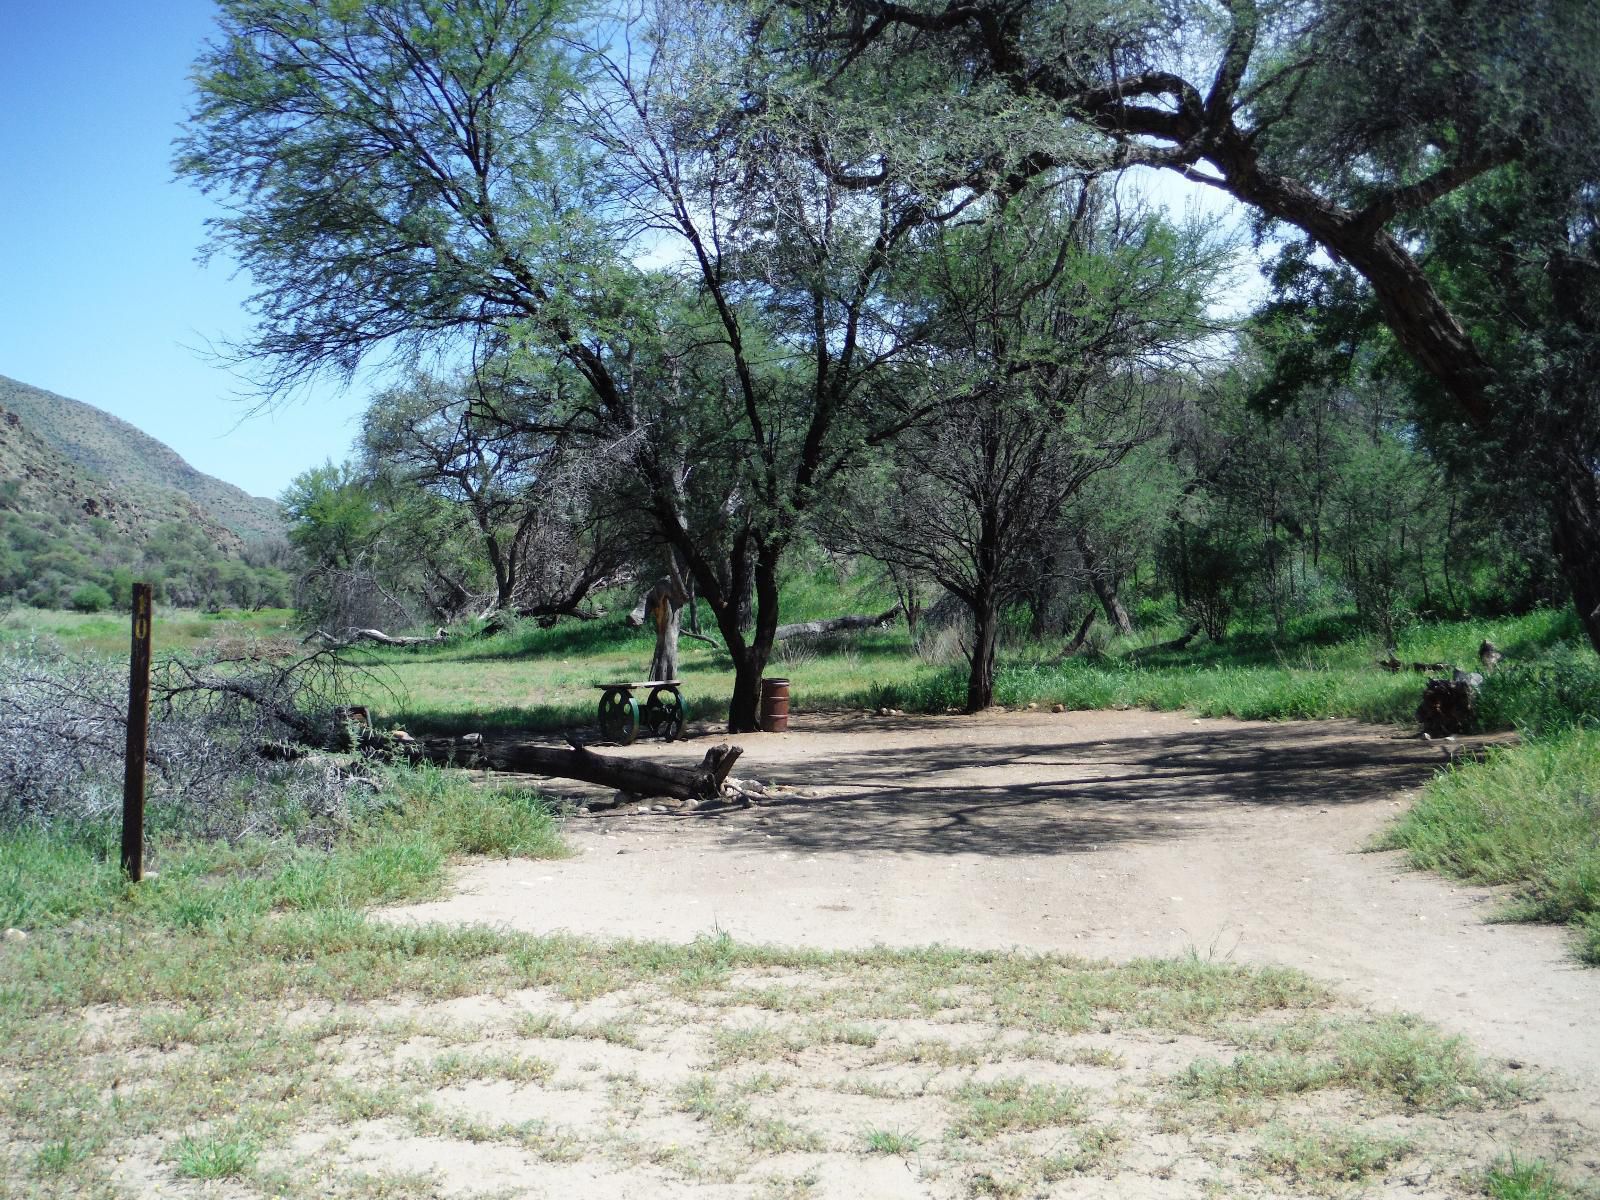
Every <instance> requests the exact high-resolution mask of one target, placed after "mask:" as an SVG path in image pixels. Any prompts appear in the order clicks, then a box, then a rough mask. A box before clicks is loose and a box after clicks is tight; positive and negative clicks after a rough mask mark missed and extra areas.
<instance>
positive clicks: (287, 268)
mask: <svg viewBox="0 0 1600 1200" xmlns="http://www.w3.org/2000/svg"><path fill="white" fill-rule="evenodd" d="M580 12H581V10H579V9H578V8H577V7H576V6H571V7H569V6H565V5H563V4H561V3H559V2H556V0H551V2H549V3H539V2H533V0H463V2H462V3H459V4H454V5H449V6H439V5H433V4H427V3H423V2H422V0H368V2H366V3H348V4H337V5H334V4H326V5H325V4H302V3H294V2H291V0H224V2H223V4H222V6H221V27H222V37H221V39H220V40H219V41H218V43H217V44H216V45H215V46H214V48H212V49H211V50H210V51H208V52H207V53H206V54H205V55H204V56H203V57H202V59H201V61H200V63H199V65H198V69H197V72H196V79H197V87H198V98H197V101H196V104H195V108H194V111H193V115H192V119H191V121H190V124H189V126H188V130H187V133H186V135H185V138H184V139H183V143H182V146H181V151H180V156H179V164H178V165H179V170H180V171H181V172H182V173H183V174H185V175H187V176H189V177H190V178H192V179H194V180H196V181H197V182H198V183H199V184H200V185H201V186H202V187H203V188H206V189H208V190H215V191H218V192H220V193H222V194H223V195H224V196H225V197H226V198H227V199H228V200H229V201H230V203H231V205H232V207H231V209H230V212H229V215H227V216H224V217H222V218H220V219H219V220H218V221H216V222H215V223H214V224H213V235H214V244H215V245H217V246H218V247H220V248H223V249H226V250H228V251H229V252H230V253H232V254H233V255H235V256H236V257H237V259H238V261H239V262H240V263H241V264H242V265H243V266H244V267H245V269H246V270H248V271H249V272H250V273H251V275H252V277H253V278H254V280H255V281H256V284H257V286H258V291H257V293H256V295H255V298H254V301H253V305H254V311H255V315H256V318H257V325H256V331H255V334H254V336H253V338H252V340H251V342H250V343H249V345H248V346H247V347H245V348H243V350H242V353H243V354H244V356H245V357H247V358H251V359H255V360H258V361H260V362H263V363H264V364H266V365H267V369H268V372H269V377H268V380H267V384H268V386H269V387H274V388H283V387H288V386H292V384H293V383H294V382H295V381H297V380H299V379H302V378H304V377H305V376H306V375H308V374H312V373H316V372H319V371H329V370H331V371H334V372H343V373H349V372H351V371H353V370H354V369H355V368H356V367H357V366H358V365H359V364H360V363H361V362H362V361H364V360H366V359H368V358H370V357H372V356H373V355H376V354H382V353H384V352H401V353H406V352H420V351H422V350H424V349H436V350H439V351H441V352H444V353H447V354H456V355H459V356H461V357H463V358H465V357H468V356H473V355H475V356H477V360H478V361H485V360H486V359H487V358H489V357H493V356H504V357H505V359H506V360H507V361H509V362H510V363H511V364H512V366H513V368H514V370H515V372H516V374H517V376H518V378H519V379H520V380H521V381H522V382H523V383H524V384H525V385H526V386H528V387H530V388H531V389H533V390H534V391H538V392H542V393H543V394H544V395H545V396H547V397H548V398H549V400H550V402H551V404H552V405H554V406H555V407H554V408H553V410H552V411H551V412H549V413H548V414H547V415H546V417H545V418H544V419H543V421H542V422H541V423H542V424H544V425H546V426H550V427H559V428H561V429H562V430H564V431H565V436H567V437H574V438H582V439H583V440H584V441H585V442H586V444H587V445H588V446H589V447H590V448H591V449H592V450H593V451H595V452H596V453H605V454H607V455H609V456H610V466H609V470H610V473H611V475H612V478H611V479H610V480H608V481H607V482H608V486H610V487H612V488H614V489H617V490H618V491H621V490H622V489H624V488H626V489H627V490H629V491H631V492H633V493H634V494H635V497H636V499H635V506H636V509H637V511H639V512H641V513H642V514H644V516H645V517H646V518H647V519H648V520H649V522H650V523H651V527H652V532H653V536H654V537H655V538H656V539H658V540H659V541H660V542H662V543H664V544H665V545H666V546H667V547H669V548H670V549H671V550H672V551H673V552H674V553H676V554H677V556H678V559H679V561H681V562H682V563H683V564H684V565H685V568H686V570H687V571H688V572H689V573H690V574H691V575H692V576H693V578H694V582H695V585H696V589H697V591H698V593H699V595H700V597H701V598H702V599H704V600H705V601H706V602H707V603H708V604H709V606H710V608H711V610H712V612H713V614H714V615H715V617H716V620H717V623H718V627H719V630H720V631H721V633H722V635H723V638H724V640H725V641H726V643H727V647H728V651H729V654H730V655H731V657H732V659H733V662H734V667H735V683H734V694H733V697H732V700H731V702H730V710H729V711H730V718H729V721H730V726H731V727H732V728H734V729H749V728H753V727H754V726H755V724H756V721H757V712H756V710H757V702H758V696H759V683H760V677H761V673H762V671H763V669H764V667H765V665H766V661H767V658H768V656H769V655H770V653H771V648H772V642H773V634H774V632H775V630H776V628H777V622H778V611H777V605H778V572H779V567H780V564H781V561H782V559H783V555H784V553H785V551H786V549H787V547H788V546H789V545H790V544H791V541H792V539H793V538H794V536H795V535H796V532H797V531H798V529H799V527H800V524H801V523H802V522H803V521H804V520H806V519H807V518H808V516H809V514H810V513H811V512H812V511H813V510H814V508H815V506H816V504H817V503H818V500H819V498H820V497H821V496H822V495H823V494H825V492H826V490H827V489H828V487H829V486H830V485H831V484H832V483H833V482H834V481H836V480H837V478H838V476H839V474H840V473H841V472H842V471H843V470H844V469H845V467H847V466H848V465H849V464H850V463H851V462H852V461H853V459H854V457H855V456H856V455H857V454H858V453H859V452H860V450H861V448H862V447H863V446H864V445H867V444H870V443H873V442H875V441H882V440H884V439H886V438H888V437H890V436H892V435H893V433H894V432H895V430H896V429H897V428H899V427H900V426H901V425H902V424H903V423H904V422H905V421H906V420H908V419H909V418H908V416H907V414H904V413H899V412H893V411H887V410H886V409H885V407H884V406H883V405H882V403H881V401H882V396H883V392H884V391H885V390H886V389H888V388H890V387H892V386H893V385H894V381H895V378H896V376H895V367H896V366H897V365H899V363H900V362H902V361H903V360H904V359H905V358H906V357H907V356H908V348H907V347H906V346H904V345H902V343H901V341H900V338H899V336H898V333H897V331H896V329H895V328H894V327H893V323H892V321H891V320H889V316H890V314H889V312H888V310H887V309H885V308H884V307H883V305H882V304H881V303H880V302H881V299H882V294H883V289H884V286H885V283H886V279H887V276H888V274H889V271H890V269H891V267H892V265H893V262H894V260H895V258H896V256H897V255H898V253H899V252H900V251H901V250H902V249H903V248H904V246H905V243H906V242H907V240H908V239H909V237H910V235H911V233H912V232H913V231H915V230H917V229H919V228H922V227H925V226H927V225H928V224H930V223H934V222H938V221H941V220H946V219H949V218H950V217H951V216H953V215H954V214H956V213H957V212H959V211H961V210H962V209H963V208H965V207H966V206H965V204H964V203H963V202H962V201H961V200H960V199H957V200H954V201H949V202H945V201H939V200H931V199H930V195H929V192H928V190H927V187H926V182H927V181H926V180H924V179H923V178H922V172H921V171H920V168H917V166H916V164H915V163H914V162H907V163H905V164H899V163H894V164H885V165H883V169H882V170H880V171H879V180H878V183H877V185H876V186H874V187H872V188H870V189H863V188H861V187H858V186H856V184H857V181H856V180H854V179H850V180H845V181H841V176H842V173H843V172H844V171H845V170H846V165H848V164H858V163H861V162H864V161H870V160H871V159H872V157H873V154H874V151H873V150H872V149H871V146H870V135H871V134H872V132H873V131H872V130H870V129H866V128H862V127H859V126H855V125H850V124H845V125H839V124H836V123H833V122H832V121H831V120H829V116H828V114H827V113H825V112H823V111H820V110H818V109H817V108H816V106H814V105H812V104H811V103H810V100H809V97H808V95H807V94H806V93H805V92H804V90H801V91H799V92H797V91H795V90H794V89H793V88H792V87H791V86H790V80H789V78H788V76H787V74H786V73H785V72H784V71H783V70H781V69H778V68H774V69H773V70H770V71H762V70H760V69H759V66H758V65H754V66H753V65H752V64H750V63H748V62H747V61H746V60H745V58H744V56H743V55H742V53H741V51H742V47H743V42H742V39H743V36H744V35H743V29H744V18H743V14H741V13H739V12H738V11H736V10H730V9H726V8H723V7H721V6H718V5H715V4H712V5H691V4H684V5H677V4H666V3H663V4H660V5H656V6H652V7H650V8H648V10H647V11H646V13H645V14H644V16H643V17H642V18H641V19H639V20H620V21H617V20H613V21H610V22H609V23H607V22H605V21H600V22H598V23H597V25H596V27H594V28H589V29H584V28H581V27H580V24H581V23H580ZM646 256H650V257H652V258H654V259H655V260H656V261H657V262H665V263H667V264H670V265H669V266H667V267H664V268H662V269H658V270H653V271H652V270H646V269H643V268H641V267H640V266H639V265H638V260H640V259H643V258H645V257H646ZM567 378H570V379H572V380H575V381H578V382H581V384H582V388H581V389H563V388H556V387H546V386H545V384H546V383H548V382H549V381H551V380H558V379H567ZM747 589H748V591H747ZM748 593H753V595H754V598H755V612H754V624H753V628H751V629H749V630H747V629H746V627H745V625H744V623H743V622H742V621H741V619H740V616H741V610H742V608H743V604H742V600H743V598H744V596H745V595H746V594H748Z"/></svg>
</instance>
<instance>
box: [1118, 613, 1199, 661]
mask: <svg viewBox="0 0 1600 1200" xmlns="http://www.w3.org/2000/svg"><path fill="white" fill-rule="evenodd" d="M1201 628H1202V627H1201V625H1200V622H1199V621H1195V622H1193V623H1191V624H1190V626H1189V628H1187V629H1185V630H1184V631H1183V632H1182V633H1181V634H1179V635H1178V636H1177V637H1175V638H1173V639H1172V640H1171V641H1170V642H1158V643H1157V644H1156V645H1154V646H1145V647H1144V648H1143V649H1141V650H1135V651H1134V652H1133V653H1131V654H1130V655H1128V657H1129V658H1142V657H1143V656H1144V655H1146V654H1160V653H1162V652H1163V651H1166V650H1187V649H1188V648H1189V643H1190V642H1192V641H1194V640H1195V638H1197V637H1199V636H1200V630H1201Z"/></svg>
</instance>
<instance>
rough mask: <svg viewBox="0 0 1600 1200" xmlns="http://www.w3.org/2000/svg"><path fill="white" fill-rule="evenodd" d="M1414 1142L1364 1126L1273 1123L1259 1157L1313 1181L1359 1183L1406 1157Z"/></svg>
mask: <svg viewBox="0 0 1600 1200" xmlns="http://www.w3.org/2000/svg"><path fill="white" fill-rule="evenodd" d="M1410 1149H1411V1143H1410V1142H1409V1141H1407V1140H1406V1139H1405V1138H1403V1137H1386V1136H1384V1135H1382V1134H1374V1133H1369V1132H1367V1131H1365V1130H1361V1129H1351V1128H1343V1127H1339V1126H1331V1127H1330V1126H1327V1125H1319V1126H1315V1127H1311V1128H1306V1127H1302V1126H1292V1125H1281V1124H1279V1125H1269V1126H1268V1127H1267V1129H1266V1131H1265V1132H1264V1133H1263V1135H1262V1139H1261V1146H1260V1148H1259V1150H1258V1151H1257V1154H1256V1157H1257V1160H1258V1161H1259V1162H1260V1163H1261V1165H1262V1166H1263V1167H1265V1168H1266V1169H1267V1170H1269V1171H1271V1172H1273V1173H1274V1174H1277V1175H1282V1176H1285V1177H1286V1178H1288V1179H1291V1180H1294V1181H1297V1182H1304V1183H1312V1184H1343V1183H1358V1182H1360V1181H1361V1180H1363V1179H1365V1178H1367V1177H1368V1176H1369V1175H1372V1174H1375V1173H1376V1172H1378V1171H1381V1170H1382V1169H1383V1168H1384V1167H1386V1166H1388V1165H1389V1164H1390V1163H1392V1162H1394V1161H1395V1160H1397V1159H1399V1158H1402V1157H1404V1156H1405V1155H1406V1154H1407V1153H1408V1152H1409V1151H1410Z"/></svg>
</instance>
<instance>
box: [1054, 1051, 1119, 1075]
mask: <svg viewBox="0 0 1600 1200" xmlns="http://www.w3.org/2000/svg"><path fill="white" fill-rule="evenodd" d="M1062 1061H1064V1062H1069V1063H1071V1064H1072V1065H1073V1066H1075V1067H1105V1068H1106V1069H1107V1070H1120V1069H1121V1068H1122V1067H1124V1066H1126V1065H1127V1059H1125V1058H1123V1056H1122V1055H1121V1054H1120V1053H1119V1052H1117V1051H1116V1050H1112V1049H1110V1048H1109V1047H1106V1046H1073V1047H1071V1048H1070V1049H1069V1050H1067V1051H1066V1053H1065V1054H1064V1055H1063V1056H1062Z"/></svg>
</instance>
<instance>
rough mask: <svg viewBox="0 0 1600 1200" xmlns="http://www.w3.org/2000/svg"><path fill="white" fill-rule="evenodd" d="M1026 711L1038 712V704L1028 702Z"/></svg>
mask: <svg viewBox="0 0 1600 1200" xmlns="http://www.w3.org/2000/svg"><path fill="white" fill-rule="evenodd" d="M1028 711H1029V712H1038V711H1039V706H1038V705H1037V704H1029V705H1028Z"/></svg>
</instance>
